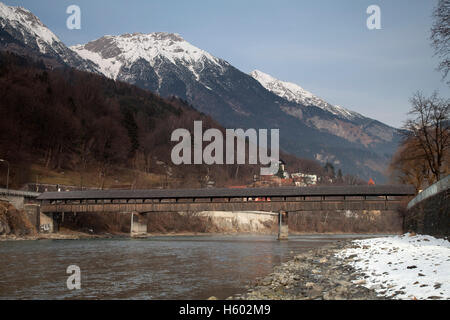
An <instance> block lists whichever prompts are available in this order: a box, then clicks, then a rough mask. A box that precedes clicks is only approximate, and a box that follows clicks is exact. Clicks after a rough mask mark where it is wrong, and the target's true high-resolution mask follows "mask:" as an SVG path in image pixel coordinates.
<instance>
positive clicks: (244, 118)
mask: <svg viewBox="0 0 450 320" xmlns="http://www.w3.org/2000/svg"><path fill="white" fill-rule="evenodd" d="M0 26H1V30H0V50H9V51H13V52H15V53H19V54H26V55H29V56H36V57H37V58H38V59H42V60H43V61H44V62H45V63H48V64H56V65H59V66H71V67H74V68H77V69H80V70H83V71H90V72H96V73H101V74H103V75H105V76H106V77H109V78H111V79H114V80H119V81H124V82H128V83H130V84H134V85H137V86H139V87H141V88H144V89H148V90H151V91H153V92H155V93H158V94H159V95H161V96H163V97H167V96H178V97H179V98H181V99H184V100H186V101H188V102H189V103H190V104H191V105H192V106H193V107H194V108H196V109H197V110H199V111H201V112H203V113H205V114H207V115H209V116H211V117H212V118H214V119H215V120H216V121H218V122H219V123H221V125H223V126H224V127H226V128H255V129H270V128H279V129H280V147H281V148H282V149H283V150H284V151H286V152H288V153H291V154H294V155H297V156H300V157H306V158H314V159H316V160H319V161H321V162H325V161H330V162H333V163H334V164H335V166H337V167H339V168H341V169H342V170H343V171H344V172H347V173H353V174H358V175H360V176H361V177H364V178H368V177H372V178H375V179H377V181H378V182H379V181H382V180H383V179H384V178H383V173H384V172H383V171H384V169H385V165H386V163H387V161H388V160H389V155H390V154H392V153H393V152H394V151H395V149H396V146H397V141H398V132H397V130H396V129H394V128H391V127H389V126H387V125H385V124H383V123H381V122H379V121H376V120H373V119H370V118H366V117H364V116H362V115H360V114H358V113H356V112H352V111H348V110H346V109H344V108H341V107H338V106H333V105H331V104H329V103H327V102H326V101H324V100H323V99H321V98H319V97H316V96H314V95H313V94H311V93H310V92H308V91H306V90H304V89H302V88H301V87H300V86H297V85H295V84H289V83H286V82H282V81H279V80H276V79H274V78H272V77H270V76H268V75H266V74H263V73H261V72H257V71H256V72H253V73H252V75H249V74H247V73H244V72H242V71H240V70H238V69H237V68H235V67H233V66H232V65H231V64H229V63H228V62H226V61H224V60H222V59H220V58H217V57H214V56H213V55H211V54H209V53H208V52H207V51H205V50H202V49H200V48H197V47H196V46H194V45H192V44H190V43H189V42H187V41H186V40H184V39H183V38H182V37H181V36H180V35H178V34H172V33H165V32H156V33H150V34H142V33H134V34H124V35H118V36H104V37H102V38H100V39H97V40H94V41H91V42H89V43H87V44H84V45H77V46H73V47H71V49H70V48H67V47H66V46H65V45H64V44H63V43H62V42H61V41H60V40H59V39H58V37H57V36H56V35H55V34H54V33H53V32H51V31H50V30H49V29H48V28H47V27H46V26H45V25H44V24H43V23H42V22H41V21H40V20H39V19H38V18H37V17H35V16H34V15H33V14H32V13H31V12H30V11H28V10H26V9H23V8H16V7H8V6H6V5H4V4H1V3H0ZM293 170H295V168H293Z"/></svg>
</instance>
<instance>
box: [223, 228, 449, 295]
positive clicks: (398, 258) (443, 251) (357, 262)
mask: <svg viewBox="0 0 450 320" xmlns="http://www.w3.org/2000/svg"><path fill="white" fill-rule="evenodd" d="M228 299H238V300H266V299H268V300H389V299H407V300H419V299H426V300H433V299H447V300H448V299H450V243H449V242H448V241H446V240H442V239H435V238H433V237H431V236H416V235H413V234H406V235H402V236H390V237H381V238H372V239H364V240H347V241H337V242H336V243H333V244H330V245H326V246H324V247H321V248H317V249H311V250H309V251H307V252H305V253H302V254H299V255H296V256H295V257H294V259H293V260H291V261H288V262H286V263H283V264H282V265H280V266H278V267H276V268H275V269H274V271H273V273H271V274H270V275H268V276H266V277H264V278H261V279H258V280H257V282H256V283H255V285H254V286H253V287H252V288H251V289H249V291H248V292H247V293H245V294H240V295H234V296H232V297H229V298H228Z"/></svg>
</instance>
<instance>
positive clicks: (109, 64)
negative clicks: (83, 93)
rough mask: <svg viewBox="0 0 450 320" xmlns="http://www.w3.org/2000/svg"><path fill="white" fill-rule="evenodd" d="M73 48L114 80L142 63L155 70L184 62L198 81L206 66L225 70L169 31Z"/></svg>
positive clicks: (93, 42)
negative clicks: (214, 66) (209, 65)
mask: <svg viewBox="0 0 450 320" xmlns="http://www.w3.org/2000/svg"><path fill="white" fill-rule="evenodd" d="M71 49H72V50H74V51H75V52H77V53H78V54H79V55H80V56H81V57H83V58H85V59H88V60H91V61H93V62H94V63H96V64H97V65H98V68H99V70H100V71H101V72H102V73H103V74H104V75H105V76H107V77H109V78H112V79H115V80H116V79H120V78H121V77H123V76H124V75H123V74H122V73H125V72H126V70H127V69H129V68H130V67H131V66H132V65H133V64H134V63H136V62H138V61H139V60H145V61H146V62H148V63H149V64H150V66H151V67H152V68H154V69H156V70H157V69H158V67H159V65H160V64H161V62H162V61H163V60H166V61H168V62H170V63H172V64H174V65H177V64H179V63H181V64H183V65H186V66H188V67H189V70H190V71H191V72H192V73H193V75H194V76H195V78H196V79H197V80H200V73H201V71H202V70H203V69H204V68H205V65H206V64H212V65H216V66H217V67H219V68H223V66H222V64H224V62H223V61H222V60H220V59H218V58H215V57H213V56H212V55H211V54H209V53H208V52H206V51H204V50H201V49H199V48H197V47H195V46H193V45H191V44H190V43H188V42H187V41H185V40H184V39H183V38H181V37H180V35H178V34H172V33H166V32H155V33H150V34H143V33H134V34H124V35H121V36H104V37H102V38H100V39H98V40H95V41H92V42H89V43H87V44H86V45H77V46H72V47H71ZM225 64H226V63H225ZM158 79H159V80H160V82H162V80H163V79H161V77H160V76H159V75H158Z"/></svg>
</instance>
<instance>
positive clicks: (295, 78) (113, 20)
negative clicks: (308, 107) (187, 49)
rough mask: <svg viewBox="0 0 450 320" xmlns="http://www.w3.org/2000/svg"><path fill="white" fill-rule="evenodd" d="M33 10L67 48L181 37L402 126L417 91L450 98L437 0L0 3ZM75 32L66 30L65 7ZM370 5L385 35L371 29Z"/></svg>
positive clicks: (30, 0)
mask: <svg viewBox="0 0 450 320" xmlns="http://www.w3.org/2000/svg"><path fill="white" fill-rule="evenodd" d="M0 1H2V2H4V3H5V4H8V5H14V6H22V7H25V8H27V9H29V10H31V11H32V12H33V13H34V14H35V15H37V16H38V17H39V18H40V19H41V21H42V22H43V23H44V24H46V25H47V26H48V27H49V28H50V29H51V30H52V31H53V32H54V33H55V34H56V35H57V36H58V37H59V38H60V39H61V40H62V41H63V42H64V43H65V44H66V45H74V44H81V43H86V42H89V41H91V40H94V39H98V38H100V37H102V36H104V35H119V34H124V33H134V32H142V33H150V32H157V31H164V32H173V33H179V34H180V35H181V36H182V37H183V38H184V39H185V40H186V41H188V42H190V43H191V44H193V45H195V46H197V47H199V48H201V49H203V50H206V51H208V52H210V53H211V54H213V55H214V56H216V57H219V58H222V59H224V60H226V61H228V62H229V63H231V64H232V65H234V66H235V67H237V68H238V69H240V70H241V71H243V72H246V73H249V72H251V71H253V70H254V69H258V70H260V71H263V72H266V73H268V74H270V75H272V76H274V77H276V78H278V79H280V80H284V81H289V82H294V83H296V84H298V85H300V86H302V87H303V88H304V89H306V90H308V91H310V92H312V93H314V94H315V95H317V96H319V97H321V98H323V99H325V100H326V101H328V102H329V103H331V104H334V105H340V106H343V107H345V108H347V109H350V110H354V111H357V112H359V113H361V114H363V115H365V116H368V117H371V118H374V119H377V120H380V121H382V122H384V123H387V124H389V125H392V126H394V127H401V126H402V124H403V122H404V121H405V120H406V117H407V112H408V110H409V109H410V103H409V99H410V97H411V96H412V95H413V94H414V93H415V92H416V91H418V90H420V91H422V92H423V93H424V94H425V95H431V94H432V92H433V91H435V90H437V91H438V92H439V94H440V95H441V96H443V97H445V98H449V97H450V89H449V86H448V85H446V84H445V81H442V75H441V73H440V72H439V71H437V70H436V67H437V65H438V64H439V60H438V58H437V57H435V56H434V53H433V49H432V48H431V46H430V40H429V37H430V28H431V26H432V23H433V18H432V12H433V8H434V7H435V6H436V4H437V0H395V1H392V0H370V1H366V0H340V1H336V0H308V1H301V0H277V1H274V0H271V1H267V0H245V1H242V0H226V1H224V0H189V1H187V0H95V1H92V0H79V1H76V0H69V1H67V0H39V1H35V0H0ZM73 4H75V5H78V6H79V7H80V9H81V29H80V30H69V29H68V28H67V27H66V20H67V18H68V16H69V14H67V13H66V9H67V7H68V6H69V5H73ZM370 5H378V6H379V7H380V10H381V29H379V30H369V29H368V28H367V25H366V21H367V19H368V17H369V16H370V15H369V14H367V13H366V10H367V8H368V7H369V6H370Z"/></svg>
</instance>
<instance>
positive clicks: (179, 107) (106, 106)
mask: <svg viewBox="0 0 450 320" xmlns="http://www.w3.org/2000/svg"><path fill="white" fill-rule="evenodd" d="M0 88H2V90H1V91H0V157H1V158H3V159H7V160H8V161H9V162H10V163H11V165H12V166H11V167H12V168H11V179H10V181H11V185H12V186H16V187H19V186H21V185H22V184H23V183H26V182H39V183H55V184H56V183H58V184H69V185H74V186H83V187H97V188H109V187H121V186H122V187H124V188H154V187H202V186H204V185H205V183H206V181H207V180H208V179H211V180H214V181H215V182H216V185H217V186H227V185H232V184H243V183H250V182H251V181H252V179H253V175H254V174H258V173H259V166H250V165H241V166H237V165H228V166H214V165H213V166H206V165H189V166H184V165H181V166H174V165H173V164H172V163H171V160H170V153H171V149H172V147H173V146H174V144H175V143H172V142H170V136H171V133H172V131H173V130H175V129H177V128H186V129H189V130H190V131H191V132H192V130H193V122H194V121H195V120H201V121H203V127H204V130H206V129H208V128H218V129H219V130H222V131H223V132H224V128H222V127H221V126H220V125H219V124H218V123H216V122H215V121H214V120H213V119H211V118H210V117H208V116H206V115H204V114H202V113H199V112H198V111H196V110H194V109H193V108H192V107H191V106H190V105H189V104H187V103H186V102H185V101H183V100H180V99H178V98H170V99H162V98H161V97H159V96H157V95H155V94H153V93H151V92H149V91H147V90H143V89H140V88H138V87H135V86H132V85H129V84H125V83H123V82H119V81H114V80H111V79H107V78H105V77H103V76H99V75H96V74H92V73H87V72H82V71H77V70H75V69H71V68H58V69H49V68H48V67H46V66H45V65H44V63H42V62H39V61H33V60H31V59H30V58H27V57H21V56H17V55H15V54H12V53H0ZM284 160H285V161H286V162H287V163H288V165H292V166H295V167H296V168H299V169H300V168H303V169H304V170H305V171H307V172H320V171H321V170H322V169H321V167H320V165H319V164H318V163H317V162H315V161H311V160H304V159H298V158H296V157H292V156H288V155H284ZM2 170H3V168H2ZM2 172H3V171H2ZM3 176H4V175H3V174H2V175H1V177H0V179H2V180H0V181H1V182H0V183H4V181H3V180H4V179H5V178H4V177H3Z"/></svg>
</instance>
